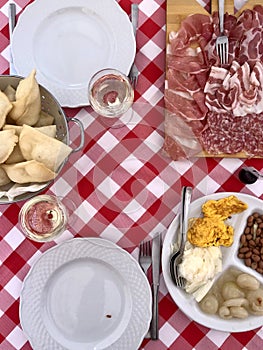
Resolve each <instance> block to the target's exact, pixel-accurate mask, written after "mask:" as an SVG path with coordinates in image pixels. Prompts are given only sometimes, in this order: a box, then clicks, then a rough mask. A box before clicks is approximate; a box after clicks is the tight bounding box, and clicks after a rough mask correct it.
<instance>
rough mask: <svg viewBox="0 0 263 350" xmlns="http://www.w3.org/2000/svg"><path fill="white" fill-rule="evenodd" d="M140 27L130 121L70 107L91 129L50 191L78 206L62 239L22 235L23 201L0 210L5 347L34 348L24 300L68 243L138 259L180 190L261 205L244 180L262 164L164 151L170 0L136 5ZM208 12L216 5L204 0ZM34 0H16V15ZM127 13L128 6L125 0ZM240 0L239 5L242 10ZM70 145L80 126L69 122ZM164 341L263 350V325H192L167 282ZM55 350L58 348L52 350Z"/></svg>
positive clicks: (3, 51) (0, 26) (0, 21)
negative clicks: (29, 279) (34, 278)
mask: <svg viewBox="0 0 263 350" xmlns="http://www.w3.org/2000/svg"><path fill="white" fill-rule="evenodd" d="M137 2H138V3H139V9H140V12H139V30H138V35H137V55H136V64H137V67H138V68H139V71H140V76H139V82H138V85H137V88H136V92H135V103H134V107H133V109H134V115H133V119H132V123H131V124H129V125H128V126H127V127H123V128H120V129H109V128H107V127H106V126H105V125H103V124H102V123H101V122H100V121H99V120H98V119H97V118H96V115H95V114H94V112H92V111H91V109H90V107H87V108H76V109H69V108H67V109H65V112H66V114H67V115H68V116H69V117H77V118H78V119H80V120H81V121H82V122H83V124H84V127H85V137H86V139H85V147H84V149H83V150H82V151H81V152H78V153H75V154H73V155H72V156H70V158H69V161H68V162H67V164H66V166H65V167H64V168H63V171H62V173H61V174H60V176H59V178H58V179H57V180H56V181H55V182H54V184H53V185H52V186H51V187H50V188H49V189H48V190H47V192H49V193H54V194H57V195H60V196H65V197H67V198H69V199H71V200H72V201H73V202H74V203H75V204H76V207H77V210H76V212H75V214H74V216H73V217H72V223H71V225H70V227H69V228H68V230H67V231H66V232H64V234H63V235H62V236H61V237H60V238H59V239H57V240H56V242H52V243H46V244H39V243H35V242H32V241H30V240H28V239H25V238H24V236H23V234H22V233H21V231H20V229H19V227H18V222H17V218H18V213H19V209H20V208H21V206H22V204H23V203H17V204H11V205H1V206H0V349H1V350H14V349H15V350H18V349H22V350H30V349H31V346H30V344H29V342H28V341H27V339H26V337H25V335H24V334H23V331H22V329H21V326H20V324H19V295H20V290H21V285H22V282H23V279H24V278H25V276H26V274H27V272H28V271H29V269H30V267H31V266H32V264H33V263H34V262H35V261H36V260H37V259H38V258H39V257H40V256H41V254H42V253H43V252H44V251H46V250H47V249H48V248H49V247H51V246H53V245H54V244H57V243H59V242H61V241H64V240H67V239H69V238H72V237H75V236H80V237H87V236H97V237H98V236H99V237H103V238H106V239H109V240H111V241H113V242H116V243H117V244H118V245H120V246H121V247H123V248H125V249H127V250H128V251H129V252H130V253H131V254H133V255H134V256H135V257H136V256H137V254H138V248H137V247H138V243H139V242H140V241H141V240H142V239H144V238H151V237H152V236H153V234H154V233H155V232H157V231H165V230H166V229H167V227H168V226H169V224H170V223H171V221H172V220H173V218H174V217H175V215H176V213H177V209H178V203H179V200H180V190H181V186H182V185H191V186H193V187H194V197H195V198H198V197H200V196H203V195H206V194H210V193H213V192H222V191H230V192H231V191H237V192H243V193H248V194H251V195H254V196H256V197H259V198H262V199H263V187H262V185H261V182H260V181H258V182H257V183H256V184H253V185H249V186H245V185H243V184H242V183H241V182H240V181H239V180H238V176H237V174H238V171H239V169H240V167H241V166H242V165H243V164H246V165H248V166H254V167H256V168H257V169H258V170H259V171H262V169H263V160H261V159H247V160H241V159H219V158H218V159H216V158H211V159H206V158H200V159H194V160H185V161H177V162H175V161H171V160H170V159H168V158H166V157H165V155H164V154H163V153H162V143H163V136H164V135H163V122H164V113H163V112H164V111H163V88H164V79H165V73H164V72H165V35H166V33H165V19H166V2H165V0H148V1H137ZM199 2H200V3H202V4H203V6H205V7H206V8H207V9H208V10H209V3H207V2H203V1H201V0H200V1H199ZM28 3H30V1H25V0H16V4H17V11H18V16H19V13H21V11H23V9H24V8H25V7H26V6H27V5H28ZM119 4H120V6H121V7H122V8H123V9H124V10H125V11H126V12H127V13H128V14H129V13H130V5H131V1H130V0H120V1H119ZM240 4H241V1H238V2H236V7H239V6H240ZM0 73H2V74H8V73H9V33H8V1H6V0H0ZM70 139H71V142H72V146H73V147H76V146H77V145H78V143H79V130H78V128H77V127H76V125H75V124H73V123H72V124H71V123H70ZM159 313H160V318H159V320H160V334H159V335H160V339H159V340H158V341H151V340H146V339H145V340H144V341H143V343H142V345H141V347H140V349H141V350H164V349H166V350H167V349H171V350H177V349H184V350H188V349H189V350H192V349H196V350H204V349H210V350H215V349H222V350H230V349H235V350H239V349H249V350H256V349H261V348H262V345H263V329H262V328H260V329H256V330H253V331H249V332H244V333H233V334H230V333H224V332H218V331H214V330H211V329H208V328H205V327H203V326H201V325H199V324H197V323H195V322H192V321H191V320H190V319H189V318H188V317H186V316H185V315H184V313H183V312H182V311H181V310H180V309H178V307H177V305H176V304H175V303H174V302H173V300H172V299H171V297H170V296H169V294H168V292H167V289H166V286H165V284H164V281H163V278H162V277H161V286H160V302H159ZM50 350H51V349H50Z"/></svg>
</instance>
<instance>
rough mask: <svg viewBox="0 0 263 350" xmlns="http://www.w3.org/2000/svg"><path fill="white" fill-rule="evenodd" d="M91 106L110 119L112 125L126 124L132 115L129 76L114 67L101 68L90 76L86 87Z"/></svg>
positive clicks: (131, 94) (132, 98) (131, 93)
mask: <svg viewBox="0 0 263 350" xmlns="http://www.w3.org/2000/svg"><path fill="white" fill-rule="evenodd" d="M88 94H89V102H90V105H91V107H92V108H93V110H94V111H95V112H97V113H98V114H99V115H101V116H103V117H105V118H108V119H112V121H113V123H112V126H113V127H120V126H123V125H125V124H127V123H128V122H129V121H130V119H131V116H132V110H131V106H132V104H133V100H134V91H133V88H132V86H131V83H130V80H129V78H128V77H127V76H126V75H125V74H123V73H121V72H120V71H118V70H116V69H103V70H101V71H99V72H97V73H96V74H94V76H93V77H92V78H91V80H90V82H89V88H88Z"/></svg>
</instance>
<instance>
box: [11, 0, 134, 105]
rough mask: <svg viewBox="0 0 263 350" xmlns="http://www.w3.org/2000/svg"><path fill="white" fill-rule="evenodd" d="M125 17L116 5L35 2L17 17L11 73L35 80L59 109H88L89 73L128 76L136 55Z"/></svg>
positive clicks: (107, 0)
mask: <svg viewBox="0 0 263 350" xmlns="http://www.w3.org/2000/svg"><path fill="white" fill-rule="evenodd" d="M135 49H136V46H135V39H134V34H133V30H132V25H131V23H130V20H129V17H128V15H127V14H126V13H125V12H124V11H123V10H122V8H121V7H120V6H119V5H118V3H117V1H115V0H96V1H89V0H48V1H47V0H35V1H34V2H33V3H32V4H30V5H28V6H27V7H26V8H25V10H24V11H23V12H22V14H21V15H20V17H19V20H18V23H17V26H16V28H15V30H14V33H13V38H12V54H13V60H14V65H15V68H16V71H17V73H18V74H19V75H21V76H27V75H28V74H29V73H30V72H31V70H32V69H33V68H35V69H36V70H37V80H38V82H39V83H40V84H42V85H43V86H44V87H46V88H47V89H48V90H49V91H50V92H51V93H53V95H54V96H55V97H56V98H57V99H58V101H59V102H60V104H61V105H62V106H69V107H76V106H82V105H88V104H89V101H88V95H87V86H88V83H89V80H90V78H91V77H92V75H93V74H94V73H96V72H97V71H98V70H101V69H103V68H109V67H110V68H116V69H119V70H120V71H122V72H123V73H126V74H127V73H128V72H129V69H130V67H131V64H132V62H133V60H134V56H135Z"/></svg>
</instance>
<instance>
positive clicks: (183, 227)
mask: <svg viewBox="0 0 263 350" xmlns="http://www.w3.org/2000/svg"><path fill="white" fill-rule="evenodd" d="M181 197H182V199H181V201H182V209H181V215H180V235H179V242H178V243H179V249H178V250H177V251H176V252H174V253H173V254H172V256H171V258H170V273H171V277H172V280H173V281H174V283H175V285H176V286H177V287H180V288H184V286H185V279H184V278H183V277H181V276H180V274H179V264H180V263H181V262H182V257H183V254H184V247H185V241H186V234H187V229H188V213H189V205H190V202H191V197H192V187H185V186H184V187H183V188H182V195H181Z"/></svg>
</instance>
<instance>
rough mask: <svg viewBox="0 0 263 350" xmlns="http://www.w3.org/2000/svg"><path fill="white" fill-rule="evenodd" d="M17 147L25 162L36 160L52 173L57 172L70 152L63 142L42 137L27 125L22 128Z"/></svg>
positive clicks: (70, 149) (42, 135)
mask: <svg viewBox="0 0 263 350" xmlns="http://www.w3.org/2000/svg"><path fill="white" fill-rule="evenodd" d="M19 145H20V149H21V152H22V154H23V156H24V158H25V159H26V160H36V161H38V162H40V163H43V164H44V165H45V166H46V167H47V168H48V169H50V170H52V171H57V169H58V168H59V166H60V165H61V164H62V162H63V161H64V160H65V159H66V158H67V157H68V156H69V154H70V153H71V152H72V148H71V147H69V146H67V145H65V144H64V143H63V142H61V141H59V140H57V139H54V138H52V137H49V136H47V135H44V134H43V133H41V132H39V131H38V130H36V129H35V128H32V127H31V126H28V125H24V126H23V129H22V131H21V134H20V137H19Z"/></svg>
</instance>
